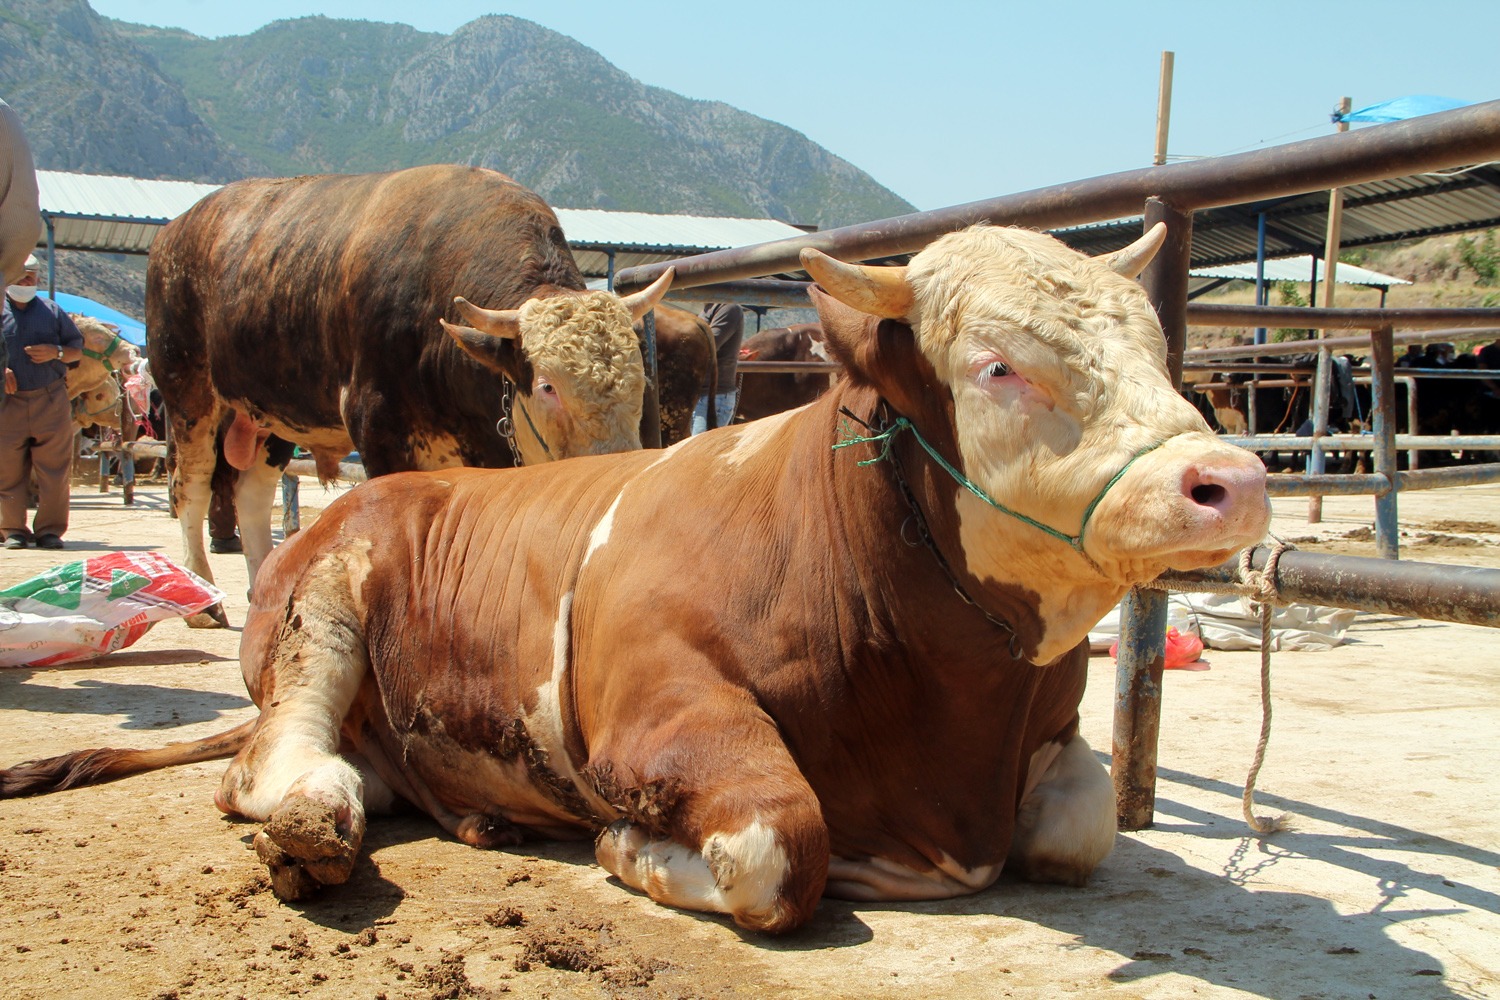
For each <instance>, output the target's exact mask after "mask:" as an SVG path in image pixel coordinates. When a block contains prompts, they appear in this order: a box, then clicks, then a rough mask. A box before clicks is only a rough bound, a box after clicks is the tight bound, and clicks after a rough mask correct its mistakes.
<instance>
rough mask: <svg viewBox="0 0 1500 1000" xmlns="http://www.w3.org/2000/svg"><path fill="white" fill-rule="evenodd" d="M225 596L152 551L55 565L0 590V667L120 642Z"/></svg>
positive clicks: (54, 659) (43, 662) (83, 656)
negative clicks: (164, 620) (167, 619)
mask: <svg viewBox="0 0 1500 1000" xmlns="http://www.w3.org/2000/svg"><path fill="white" fill-rule="evenodd" d="M223 599H224V594H223V592H222V591H220V590H219V589H218V588H217V587H215V586H214V585H213V584H211V583H207V582H206V581H204V580H203V579H202V578H201V577H198V576H196V575H194V574H193V573H190V572H189V571H188V570H186V569H184V568H183V567H181V566H179V565H177V564H176V563H174V562H172V560H170V559H168V558H167V557H166V556H162V555H157V554H156V553H154V552H111V553H109V554H108V555H102V556H95V557H93V558H92V559H85V560H82V561H80V562H71V563H63V564H62V565H60V566H54V567H52V568H51V569H49V570H48V571H47V572H45V573H43V574H42V575H40V576H34V577H32V578H31V579H29V580H25V581H23V582H21V583H18V584H16V585H15V586H13V587H7V588H6V589H4V590H0V667H21V666H32V667H41V666H52V665H55V664H59V663H72V662H74V661H76V660H87V659H91V658H93V657H96V656H102V655H104V654H105V653H112V652H114V651H115V650H117V649H124V648H125V647H126V646H129V645H130V644H131V643H133V642H135V641H136V640H137V639H139V638H140V637H141V636H143V635H145V634H146V632H147V631H149V630H150V628H151V626H152V625H154V624H156V623H157V622H159V621H162V620H163V619H166V618H182V617H186V616H187V615H191V614H196V613H197V612H199V611H202V610H203V609H204V608H207V607H209V606H210V605H213V604H217V603H218V602H220V601H222V600H223Z"/></svg>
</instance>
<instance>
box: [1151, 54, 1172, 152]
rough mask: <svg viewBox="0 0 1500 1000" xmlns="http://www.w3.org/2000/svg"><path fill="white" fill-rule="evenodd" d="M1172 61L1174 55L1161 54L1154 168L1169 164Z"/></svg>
mask: <svg viewBox="0 0 1500 1000" xmlns="http://www.w3.org/2000/svg"><path fill="white" fill-rule="evenodd" d="M1172 61H1173V53H1171V52H1163V53H1162V54H1161V83H1160V84H1159V85H1158V87H1157V91H1156V155H1155V156H1153V157H1152V158H1151V163H1152V165H1153V166H1157V167H1159V166H1162V165H1163V164H1165V163H1166V162H1167V127H1168V126H1169V125H1170V124H1171V122H1172Z"/></svg>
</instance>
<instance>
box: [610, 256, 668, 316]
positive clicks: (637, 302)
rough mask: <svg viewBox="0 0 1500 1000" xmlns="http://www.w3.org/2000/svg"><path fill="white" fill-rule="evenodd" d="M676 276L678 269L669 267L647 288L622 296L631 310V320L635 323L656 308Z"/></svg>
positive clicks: (622, 299) (627, 307)
mask: <svg viewBox="0 0 1500 1000" xmlns="http://www.w3.org/2000/svg"><path fill="white" fill-rule="evenodd" d="M676 276H677V269H676V268H675V267H669V268H667V269H666V271H664V272H663V273H662V276H661V277H660V278H657V279H656V280H655V281H653V282H651V284H649V285H647V286H646V287H645V288H642V289H641V290H640V291H638V292H632V293H631V294H629V295H625V296H622V297H621V299H620V301H621V302H623V303H624V304H625V308H626V309H629V310H630V322H632V323H634V322H635V321H636V320H638V319H640V318H641V317H642V316H644V315H646V314H647V313H648V312H650V311H651V310H652V309H655V308H656V304H657V303H658V302H660V301H661V297H662V296H663V295H665V294H667V289H668V288H671V287H672V279H673V278H674V277H676Z"/></svg>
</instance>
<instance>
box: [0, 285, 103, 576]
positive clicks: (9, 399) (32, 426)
mask: <svg viewBox="0 0 1500 1000" xmlns="http://www.w3.org/2000/svg"><path fill="white" fill-rule="evenodd" d="M37 270H38V265H37V259H36V257H35V256H29V257H27V258H26V264H25V272H24V273H23V274H22V276H21V279H20V281H18V282H16V283H15V284H12V285H8V286H6V289H5V301H4V303H3V304H0V333H3V334H4V337H5V344H6V348H7V350H8V354H9V358H10V362H9V367H7V368H6V369H5V393H6V395H5V399H4V401H3V402H0V530H3V531H4V532H5V547H6V548H7V549H24V548H25V547H26V546H27V544H28V543H29V542H30V541H31V540H33V539H34V540H35V541H36V546H37V548H39V549H60V548H62V547H63V541H62V536H63V533H64V532H66V531H67V530H68V493H69V490H70V488H71V487H72V471H73V414H72V410H71V408H70V407H69V405H68V385H67V379H66V377H65V376H66V375H67V373H68V369H67V363H68V362H74V361H79V360H81V359H82V358H83V334H81V333H79V332H78V327H76V326H74V325H73V320H72V319H71V318H70V317H69V316H68V314H67V313H65V312H63V311H62V310H61V309H59V308H58V307H57V305H56V304H55V303H53V302H52V300H51V299H39V298H37V297H36V289H37ZM32 471H35V473H36V481H37V495H38V497H39V498H40V499H39V500H38V502H37V509H36V520H35V521H34V522H33V528H32V530H31V531H27V529H26V488H27V477H28V473H30V472H32Z"/></svg>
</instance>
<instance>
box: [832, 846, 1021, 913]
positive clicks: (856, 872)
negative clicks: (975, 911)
mask: <svg viewBox="0 0 1500 1000" xmlns="http://www.w3.org/2000/svg"><path fill="white" fill-rule="evenodd" d="M1000 869H1001V866H1000V865H998V864H995V865H980V866H978V867H977V868H965V867H963V866H962V865H960V864H959V863H958V862H957V861H955V860H953V859H952V858H951V857H949V856H948V855H946V854H944V855H942V856H941V857H940V858H939V859H938V860H937V861H936V862H935V863H934V865H933V867H932V868H929V869H924V870H918V869H915V868H909V867H907V866H906V865H903V864H898V863H897V862H894V861H890V860H887V859H886V858H866V859H865V860H863V861H850V860H849V859H847V858H838V857H834V858H829V859H828V884H827V886H826V887H825V888H824V890H823V895H825V896H829V897H832V898H834V899H857V900H864V901H872V900H883V899H907V900H912V899H951V898H952V897H954V896H967V895H969V894H971V893H975V892H978V891H979V890H981V889H984V888H986V887H988V886H990V885H991V884H993V883H994V881H995V879H997V878H999V877H1000Z"/></svg>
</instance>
